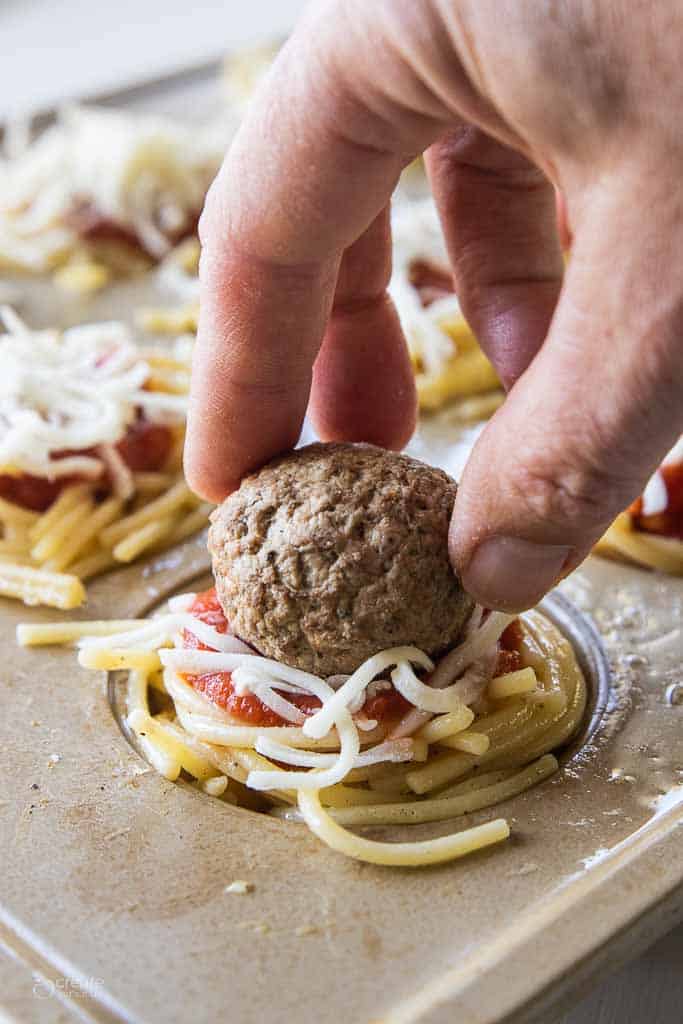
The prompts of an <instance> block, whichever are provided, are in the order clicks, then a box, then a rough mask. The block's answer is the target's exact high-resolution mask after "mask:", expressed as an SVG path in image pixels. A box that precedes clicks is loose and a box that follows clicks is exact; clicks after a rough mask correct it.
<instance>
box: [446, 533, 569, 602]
mask: <svg viewBox="0 0 683 1024" xmlns="http://www.w3.org/2000/svg"><path fill="white" fill-rule="evenodd" d="M571 551H572V548H570V547H567V546H566V545H565V544H535V543H534V542H533V541H530V540H522V539H521V538H519V537H491V538H490V539H489V540H485V541H483V542H482V543H481V544H480V545H479V547H478V548H476V550H475V552H474V554H473V556H472V558H471V559H470V562H469V565H468V566H467V569H466V570H465V571H464V573H463V574H462V579H463V584H464V587H465V590H467V592H468V593H469V594H471V595H472V597H474V598H475V600H476V601H478V602H479V603H480V604H483V605H486V606H487V607H490V608H498V609H500V610H502V611H509V612H521V611H524V610H525V609H526V608H532V607H533V606H534V605H535V604H537V603H538V602H539V601H540V599H541V598H542V597H543V595H544V594H545V593H546V591H548V590H550V588H551V587H552V586H553V585H554V584H555V583H557V581H558V580H559V578H560V575H561V573H562V568H563V566H564V564H565V562H566V561H567V558H568V557H569V555H570V554H571Z"/></svg>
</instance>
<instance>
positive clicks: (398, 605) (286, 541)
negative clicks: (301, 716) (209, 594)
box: [209, 444, 472, 676]
mask: <svg viewBox="0 0 683 1024" xmlns="http://www.w3.org/2000/svg"><path fill="white" fill-rule="evenodd" d="M455 493H456V484H455V482H454V481H453V480H452V479H451V478H450V477H449V476H448V475H447V474H446V473H443V472H442V471H441V470H439V469H433V468H431V467H430V466H426V465H425V464H424V463H421V462H418V461H416V460H415V459H412V458H409V457H408V456H407V455H398V454H396V453H394V452H389V451H385V450H384V449H381V448H376V447H374V446H372V445H360V444H312V445H308V446H307V447H306V448H301V449H299V450H298V451H295V452H292V453H291V454H289V455H286V456H284V457H281V458H278V459H276V460H275V461H273V462H271V463H269V464H268V465H267V466H265V467H264V468H263V469H261V470H260V471H259V472H258V473H255V474H253V475H252V476H249V477H247V478H246V479H245V480H243V481H242V485H241V486H240V488H239V490H237V491H235V492H234V493H233V494H231V495H230V497H228V498H226V500H225V501H224V502H223V504H222V505H221V506H220V507H219V508H218V509H216V511H215V512H214V513H213V515H212V526H211V529H210V531H209V550H210V552H211V555H212V558H213V570H214V575H215V577H216V588H217V592H218V599H219V601H220V603H221V605H222V607H223V610H224V612H225V614H226V616H227V618H228V620H229V622H230V624H231V627H232V629H233V630H234V632H235V633H236V634H237V635H238V636H240V637H241V638H242V639H243V640H245V641H247V643H250V644H252V645H253V646H254V647H255V648H256V649H257V650H258V651H259V652H260V653H261V654H263V655H265V656H267V657H270V658H275V659H277V660H278V661H281V662H284V663H285V664H286V665H290V666H293V667H295V668H301V669H305V670H307V671H310V672H315V673H316V674H317V675H322V676H328V675H335V674H338V673H350V672H353V671H354V669H356V668H358V666H359V665H360V664H361V663H362V662H363V661H365V659H366V658H369V657H370V656H371V655H373V654H376V653H377V652H378V651H381V650H384V649H386V648H387V647H396V646H399V645H403V644H413V645H415V646H416V647H419V648H421V649H422V650H424V651H426V652H428V653H429V654H430V655H439V654H440V653H441V652H443V651H445V650H446V649H447V648H449V647H451V646H452V645H453V643H454V642H455V641H456V640H457V639H458V636H459V634H460V633H461V631H462V627H463V624H464V623H465V620H466V619H467V617H468V615H469V613H470V611H471V609H472V600H471V599H470V597H469V596H468V595H467V594H466V593H465V591H464V590H463V588H462V585H461V583H460V580H459V578H458V576H457V575H456V574H455V573H454V571H453V569H452V567H451V565H450V562H449V560H448V546H447V537H448V523H449V519H450V515H451V511H452V508H453V501H454V499H455Z"/></svg>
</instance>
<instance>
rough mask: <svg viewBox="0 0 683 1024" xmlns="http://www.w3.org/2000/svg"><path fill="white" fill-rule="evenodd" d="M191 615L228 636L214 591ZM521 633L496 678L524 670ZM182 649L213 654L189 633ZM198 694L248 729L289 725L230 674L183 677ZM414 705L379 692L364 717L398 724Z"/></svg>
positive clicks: (300, 702) (300, 700) (508, 633)
mask: <svg viewBox="0 0 683 1024" xmlns="http://www.w3.org/2000/svg"><path fill="white" fill-rule="evenodd" d="M188 611H189V612H190V614H191V615H194V616H195V617H196V618H198V619H200V620H201V621H202V622H205V623H206V624H207V625H208V626H212V627H213V629H215V630H216V631H217V632H218V633H226V632H227V630H228V620H227V619H226V617H225V614H224V612H223V609H222V608H221V606H220V604H219V601H218V597H217V595H216V589H215V587H212V588H211V590H204V591H203V592H202V593H200V594H197V595H196V596H195V598H194V600H193V602H192V604H191V605H190V607H189V609H188ZM521 638H522V632H521V627H520V625H519V622H518V621H517V620H515V622H512V623H511V624H510V625H509V626H508V627H507V629H506V630H505V632H504V633H503V636H502V637H501V644H500V646H501V650H500V653H499V655H498V662H497V664H496V672H495V674H496V675H502V674H503V673H504V672H512V671H514V670H515V669H517V668H521V666H522V660H521V656H520V654H519V650H518V648H519V646H520V643H521ZM183 646H184V647H189V648H192V649H194V650H201V651H208V650H211V648H210V647H207V646H206V644H203V643H202V642H201V641H200V640H199V639H198V638H197V637H196V636H195V635H194V633H192V632H191V631H190V630H187V629H185V630H183ZM183 678H184V679H185V681H186V682H187V683H189V685H190V686H191V687H192V688H193V689H194V690H196V691H197V692H198V693H203V694H204V696H205V697H208V699H209V700H211V701H213V703H214V704H217V705H218V706H219V707H221V708H223V709H224V710H225V711H227V712H228V713H229V714H230V715H232V716H233V717H235V718H237V719H239V720H240V721H242V722H244V723H245V724H247V725H259V726H274V725H290V724H291V723H289V722H286V721H285V719H283V718H281V717H280V715H278V714H276V713H275V712H274V711H271V709H270V708H267V707H266V706H265V705H264V704H262V703H261V701H260V700H259V699H258V697H255V696H254V695H253V694H249V693H246V694H242V695H238V694H236V693H235V691H234V689H233V686H232V681H231V675H230V673H229V672H206V673H202V674H201V675H189V674H186V675H184V677H183ZM287 700H289V701H290V702H291V703H292V704H294V705H295V706H296V707H298V708H299V709H300V710H301V711H303V713H304V714H305V715H310V714H313V713H314V712H315V711H317V710H318V708H319V707H320V701H319V700H318V698H317V697H309V696H305V695H297V694H287ZM410 707H411V705H410V704H409V702H408V701H407V700H405V698H404V697H402V696H401V694H400V693H398V692H397V691H396V690H395V689H394V688H393V686H392V688H391V689H390V690H389V689H387V690H380V691H379V693H377V694H375V696H374V697H369V698H368V699H367V700H366V702H365V704H364V705H363V715H364V716H365V717H366V718H369V719H374V720H376V721H378V722H385V721H395V720H397V719H399V718H402V717H403V715H405V714H406V712H407V711H409V710H410Z"/></svg>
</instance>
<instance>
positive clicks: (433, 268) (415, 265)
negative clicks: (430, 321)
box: [408, 260, 454, 309]
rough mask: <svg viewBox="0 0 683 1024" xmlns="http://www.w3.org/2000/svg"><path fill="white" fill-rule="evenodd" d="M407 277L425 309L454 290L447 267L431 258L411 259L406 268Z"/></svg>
mask: <svg viewBox="0 0 683 1024" xmlns="http://www.w3.org/2000/svg"><path fill="white" fill-rule="evenodd" d="M408 279H409V280H410V283H411V284H412V286H413V288H414V289H415V291H416V292H417V293H418V295H419V296H420V302H421V303H422V305H423V307H424V308H425V309H426V308H427V307H428V306H431V304H432V303H433V302H437V301H438V300H439V299H445V298H446V296H447V295H452V294H453V292H454V288H453V277H452V275H451V272H450V270H449V269H448V267H445V266H443V265H442V264H440V263H435V262H433V261H432V260H413V262H412V263H411V264H410V267H409V268H408Z"/></svg>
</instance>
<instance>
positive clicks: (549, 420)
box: [450, 189, 683, 611]
mask: <svg viewBox="0 0 683 1024" xmlns="http://www.w3.org/2000/svg"><path fill="white" fill-rule="evenodd" d="M642 191H643V190H642V189H641V190H640V199H639V201H638V202H636V201H635V200H634V196H635V195H638V192H637V191H636V190H635V189H632V190H631V192H630V194H624V191H623V189H622V192H621V199H620V197H619V195H617V194H616V193H612V195H611V196H610V197H606V196H605V194H604V193H601V196H600V197H599V198H598V199H597V200H594V201H592V202H591V203H590V205H589V204H585V205H584V211H585V216H582V218H581V221H582V223H581V224H578V225H577V231H576V239H575V245H574V250H573V255H572V260H571V262H570V265H569V269H568V271H567V274H566V276H565V281H564V284H563V288H562V292H561V295H560V300H559V302H558V305H557V308H556V311H555V315H554V317H553V321H552V323H551V326H550V330H549V333H548V336H547V338H546V340H545V342H544V344H543V346H542V347H541V349H540V350H539V352H538V353H537V355H536V356H535V358H534V359H533V361H532V363H531V364H530V366H529V367H528V369H527V370H526V371H525V373H523V375H522V376H521V377H520V378H519V380H518V381H517V382H516V384H515V385H514V387H513V388H512V390H511V392H510V394H509V396H508V398H507V401H506V402H505V404H504V406H503V407H502V408H501V409H500V410H499V412H498V413H497V414H496V416H495V417H494V418H493V420H492V421H491V422H490V423H489V425H488V427H487V428H486V430H485V431H484V433H483V434H482V435H481V437H480V439H479V441H478V443H477V444H476V446H475V448H474V450H473V452H472V454H471V456H470V459H469V461H468V464H467V466H466V468H465V472H464V475H463V478H462V481H461V485H460V488H459V490H458V496H457V499H456V503H455V508H454V512H453V519H452V523H451V534H450V550H451V559H452V561H453V563H454V565H455V566H456V568H457V569H458V571H459V572H460V573H461V575H462V578H463V582H464V585H465V587H466V589H467V590H468V591H469V592H470V593H471V594H472V595H473V596H474V597H475V598H476V600H478V601H479V602H481V603H482V604H485V605H487V606H490V607H495V608H501V609H504V610H509V611H521V610H523V609H525V608H529V607H531V606H532V605H534V604H535V603H536V602H537V601H538V600H540V598H541V597H542V596H543V594H544V593H545V592H546V591H547V590H549V589H550V588H551V587H552V586H553V585H554V584H555V583H556V582H557V581H558V580H559V579H560V578H561V577H562V576H563V575H565V574H566V573H567V572H569V571H570V570H572V569H574V568H575V567H576V566H577V565H578V564H579V563H580V562H581V561H582V560H583V559H584V558H585V557H586V555H587V554H588V553H589V551H590V549H591V547H592V546H593V544H594V543H595V542H596V540H597V539H598V538H599V537H600V536H601V534H602V533H603V532H604V530H605V529H606V528H607V526H608V525H609V523H610V522H611V521H612V519H614V517H615V516H616V515H617V514H618V513H619V512H620V511H622V510H623V509H624V508H625V507H626V506H627V505H628V504H629V503H630V502H631V501H632V500H633V499H634V498H635V497H636V496H637V495H638V494H640V493H641V491H642V489H643V487H644V485H645V483H646V481H647V479H648V477H649V476H650V474H651V473H652V472H653V471H654V469H655V468H656V466H657V465H658V463H659V462H660V461H661V458H662V457H663V456H664V454H665V453H666V451H667V450H668V449H669V448H670V447H671V446H672V445H673V443H674V441H675V440H676V438H677V436H678V435H679V434H680V433H681V431H682V430H683V359H681V340H680V339H681V336H682V333H681V332H682V329H683V283H682V282H681V280H680V272H679V271H678V270H677V268H680V266H681V260H682V259H683V227H681V226H680V225H679V224H678V218H676V217H675V216H674V210H673V205H672V206H671V208H670V207H669V199H668V196H667V197H664V198H662V197H658V198H656V199H651V201H650V202H649V203H647V202H646V204H645V206H644V205H643V196H642ZM644 210H647V216H644Z"/></svg>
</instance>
